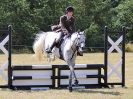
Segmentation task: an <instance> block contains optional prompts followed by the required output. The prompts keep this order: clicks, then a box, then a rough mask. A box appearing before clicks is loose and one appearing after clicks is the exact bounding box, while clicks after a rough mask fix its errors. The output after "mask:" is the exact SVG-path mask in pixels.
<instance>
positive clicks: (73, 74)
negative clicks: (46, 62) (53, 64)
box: [69, 65, 78, 92]
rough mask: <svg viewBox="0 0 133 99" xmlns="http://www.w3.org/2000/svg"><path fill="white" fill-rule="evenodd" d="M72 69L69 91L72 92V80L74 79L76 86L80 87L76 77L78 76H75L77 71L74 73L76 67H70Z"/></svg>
mask: <svg viewBox="0 0 133 99" xmlns="http://www.w3.org/2000/svg"><path fill="white" fill-rule="evenodd" d="M69 68H70V75H69V91H70V92H72V79H73V77H74V81H75V82H74V84H75V85H76V86H78V80H77V77H76V74H75V71H74V65H73V66H71V65H70V66H69Z"/></svg>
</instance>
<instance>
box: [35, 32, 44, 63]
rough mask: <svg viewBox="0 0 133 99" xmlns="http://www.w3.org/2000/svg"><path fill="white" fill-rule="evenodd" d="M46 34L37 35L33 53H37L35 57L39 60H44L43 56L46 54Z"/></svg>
mask: <svg viewBox="0 0 133 99" xmlns="http://www.w3.org/2000/svg"><path fill="white" fill-rule="evenodd" d="M45 37H46V33H45V32H42V31H41V32H39V33H37V35H36V38H35V42H34V44H33V51H34V53H35V57H37V58H38V59H39V60H41V59H42V56H43V54H44V44H45Z"/></svg>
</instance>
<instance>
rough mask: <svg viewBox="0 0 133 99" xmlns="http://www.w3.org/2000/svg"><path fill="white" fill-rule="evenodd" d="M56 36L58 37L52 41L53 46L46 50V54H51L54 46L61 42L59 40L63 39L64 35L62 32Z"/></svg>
mask: <svg viewBox="0 0 133 99" xmlns="http://www.w3.org/2000/svg"><path fill="white" fill-rule="evenodd" d="M57 36H58V37H57V38H56V39H55V40H54V42H53V44H52V45H51V46H50V47H49V48H48V49H46V52H47V53H52V50H53V48H54V47H55V45H56V44H58V43H59V42H61V39H62V38H63V36H64V33H63V32H59V33H58V35H57Z"/></svg>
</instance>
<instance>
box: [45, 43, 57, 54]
mask: <svg viewBox="0 0 133 99" xmlns="http://www.w3.org/2000/svg"><path fill="white" fill-rule="evenodd" d="M55 45H56V42H54V43H53V44H52V46H51V47H50V48H49V49H46V52H47V53H52V50H53V48H54V47H55Z"/></svg>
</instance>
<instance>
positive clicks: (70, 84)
mask: <svg viewBox="0 0 133 99" xmlns="http://www.w3.org/2000/svg"><path fill="white" fill-rule="evenodd" d="M69 68H70V75H69V91H70V92H72V90H73V89H72V73H73V72H72V66H69Z"/></svg>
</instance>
